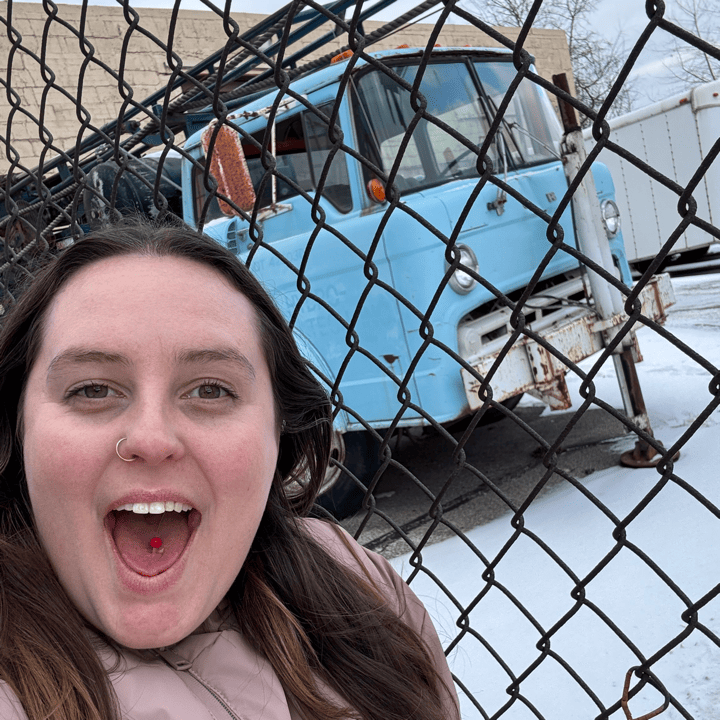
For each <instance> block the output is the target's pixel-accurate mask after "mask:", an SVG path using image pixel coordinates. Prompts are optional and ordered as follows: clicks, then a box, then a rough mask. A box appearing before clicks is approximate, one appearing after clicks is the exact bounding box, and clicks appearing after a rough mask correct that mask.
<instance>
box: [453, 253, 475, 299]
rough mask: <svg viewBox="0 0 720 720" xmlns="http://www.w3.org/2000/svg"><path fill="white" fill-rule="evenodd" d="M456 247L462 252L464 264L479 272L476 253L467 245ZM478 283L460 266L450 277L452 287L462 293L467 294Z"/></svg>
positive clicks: (461, 258) (461, 256) (461, 257)
mask: <svg viewBox="0 0 720 720" xmlns="http://www.w3.org/2000/svg"><path fill="white" fill-rule="evenodd" d="M455 249H456V250H457V251H458V252H459V253H460V262H461V263H462V264H463V266H464V267H466V268H467V269H468V270H472V271H473V272H474V273H477V271H478V269H479V266H478V261H477V258H476V257H475V253H474V252H473V251H472V250H471V249H470V248H469V247H468V246H467V245H457V246H456V248H455ZM476 285H477V280H476V279H475V278H474V277H473V276H472V275H470V274H468V273H467V272H465V270H463V269H462V268H458V269H457V270H456V271H455V272H454V273H453V274H452V276H451V277H450V287H451V288H452V289H453V290H454V291H455V292H456V293H459V294H460V295H467V293H469V292H470V291H471V290H472V289H473V288H474V287H475V286H476Z"/></svg>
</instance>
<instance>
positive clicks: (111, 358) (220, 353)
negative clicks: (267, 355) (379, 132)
mask: <svg viewBox="0 0 720 720" xmlns="http://www.w3.org/2000/svg"><path fill="white" fill-rule="evenodd" d="M175 357H176V361H177V362H178V363H179V364H181V365H193V364H208V363H213V362H231V363H234V364H236V365H240V366H241V367H242V369H243V370H244V371H245V372H246V373H247V374H248V376H249V377H250V379H252V380H254V379H255V368H254V367H253V365H252V363H251V362H250V361H249V360H248V359H247V358H246V357H245V355H243V354H242V353H240V352H238V351H237V350H235V349H234V348H231V347H221V348H202V349H187V350H181V351H180V352H178V353H177V354H176V356H175ZM90 363H102V364H109V365H123V366H126V367H127V366H129V365H132V362H131V361H130V359H129V358H128V357H126V356H125V355H121V354H120V353H110V352H105V351H103V350H88V349H87V348H69V349H68V350H65V351H64V352H61V353H60V354H59V355H56V356H55V357H54V358H53V359H52V361H51V362H50V365H49V366H48V371H47V376H48V377H50V375H51V374H52V373H54V372H56V371H57V370H58V369H59V368H62V367H63V366H65V365H77V364H80V365H82V364H90Z"/></svg>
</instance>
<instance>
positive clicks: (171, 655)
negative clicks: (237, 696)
mask: <svg viewBox="0 0 720 720" xmlns="http://www.w3.org/2000/svg"><path fill="white" fill-rule="evenodd" d="M155 652H157V654H158V655H159V656H160V657H161V658H162V659H163V660H164V661H165V662H166V663H167V664H168V665H169V666H170V667H171V668H172V669H173V670H175V671H176V672H178V673H179V674H180V679H181V680H182V681H183V682H184V683H185V685H186V686H187V687H188V689H189V690H190V691H191V692H193V694H194V695H196V696H197V697H198V698H199V699H202V698H201V697H200V695H199V694H198V693H197V692H195V689H196V688H197V687H198V686H199V687H200V688H202V689H203V690H204V691H205V693H202V695H203V696H204V699H205V701H206V705H208V706H209V707H208V709H209V710H210V712H211V713H212V712H213V710H217V708H220V709H221V710H223V711H224V712H225V713H226V714H227V715H228V716H229V717H230V718H232V720H241V718H240V717H239V716H238V715H236V714H235V713H234V712H233V711H232V709H231V708H230V707H229V706H228V704H227V703H226V702H225V701H224V700H223V699H222V698H221V697H220V696H219V695H218V694H217V693H216V692H215V691H214V690H213V689H212V688H211V687H210V686H209V685H208V684H207V683H206V682H205V681H204V680H203V679H202V678H201V677H200V675H198V674H197V673H196V672H195V671H194V670H193V669H192V663H191V662H190V661H189V660H185V658H183V657H180V655H178V654H177V653H176V652H173V651H172V650H156V651H155ZM188 681H190V682H188Z"/></svg>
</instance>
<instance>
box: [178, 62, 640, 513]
mask: <svg viewBox="0 0 720 720" xmlns="http://www.w3.org/2000/svg"><path fill="white" fill-rule="evenodd" d="M370 58H371V60H370V61H365V60H359V61H358V62H357V63H356V64H354V65H352V66H349V64H348V63H349V62H350V61H349V60H347V59H343V58H339V59H338V62H334V63H332V64H331V65H329V66H328V67H326V68H323V69H321V70H319V71H316V72H314V73H312V74H310V75H307V76H305V77H302V78H300V79H298V80H296V81H295V82H294V83H292V84H291V85H290V87H289V89H288V91H287V93H286V94H285V95H284V96H279V95H278V93H277V91H274V92H272V93H269V94H266V95H264V96H261V97H258V98H256V99H253V100H252V101H249V102H247V103H246V104H243V106H242V107H240V108H237V109H235V110H233V111H232V112H231V113H230V114H229V115H228V116H227V118H226V120H225V122H226V123H227V124H229V126H230V128H232V131H233V132H234V133H236V135H237V145H238V149H239V158H238V162H242V163H244V164H246V166H247V172H248V174H249V178H250V181H251V182H252V185H253V190H254V193H255V196H256V197H257V202H255V203H254V205H252V209H251V210H249V212H248V213H240V212H237V210H236V209H235V210H234V209H233V208H232V207H231V204H232V203H230V204H229V203H228V202H225V201H223V200H222V199H221V200H218V197H217V193H219V194H220V195H222V189H223V187H224V186H223V185H222V183H221V186H220V189H219V190H217V192H216V188H217V187H218V186H217V182H216V179H215V178H213V177H212V173H211V172H209V169H208V168H207V166H206V157H205V154H206V143H207V138H208V134H209V133H210V131H211V124H212V122H211V120H210V117H211V116H209V115H208V116H205V117H203V116H202V115H201V116H199V117H197V118H196V119H195V123H196V126H197V127H198V129H197V131H196V132H195V133H194V134H192V135H191V136H190V137H189V138H188V140H187V142H186V144H185V153H186V154H187V156H188V157H186V158H185V159H184V160H183V163H182V188H183V192H182V202H183V215H184V218H185V220H186V221H187V222H188V223H189V224H191V225H194V226H196V227H198V228H202V229H203V231H204V232H205V233H207V234H209V235H210V236H212V237H213V238H215V239H216V240H217V241H218V242H219V243H221V244H222V245H224V246H226V247H227V248H229V249H230V250H231V251H233V252H234V253H236V254H237V255H238V256H239V257H240V258H241V259H243V260H244V261H245V262H247V263H248V265H249V266H250V268H251V269H252V271H253V272H254V273H255V274H256V275H257V277H258V278H259V279H260V280H261V281H262V283H263V284H264V286H265V287H266V289H267V290H268V291H269V292H270V294H271V295H272V296H273V297H274V299H275V301H276V302H277V304H278V305H279V307H280V308H281V310H282V311H283V313H284V314H285V316H286V317H287V319H288V320H289V321H290V322H291V324H292V326H293V328H294V331H295V333H296V337H297V338H298V341H299V343H300V345H301V349H302V350H303V352H304V353H305V354H306V356H307V357H308V359H309V360H310V361H311V362H312V363H313V364H314V365H315V367H316V368H317V370H318V373H319V375H320V376H321V377H322V378H323V380H324V381H325V383H326V384H327V386H328V391H329V392H330V393H331V395H332V397H333V398H334V399H336V400H338V401H339V403H338V406H339V411H338V413H337V416H336V419H335V429H336V436H337V445H338V448H339V450H338V459H340V460H342V458H346V459H348V463H350V461H351V460H352V461H353V462H354V463H355V465H356V466H363V467H364V470H363V471H362V472H361V471H358V473H357V476H358V478H359V479H361V480H364V481H367V480H368V479H369V478H371V477H372V472H370V473H369V474H368V470H372V468H373V467H376V463H375V464H374V463H373V462H369V461H368V459H367V457H366V456H367V453H368V452H369V450H368V447H369V446H368V444H367V443H368V432H367V431H368V429H369V428H373V429H376V430H378V431H380V432H382V431H384V430H386V429H387V428H390V427H392V428H393V429H394V428H396V427H408V426H420V425H425V424H428V423H429V422H430V419H432V420H433V421H434V422H435V423H439V424H446V425H451V424H453V423H457V422H458V421H460V420H462V419H463V418H467V417H469V416H471V415H472V414H473V413H474V412H475V411H476V410H477V409H478V408H479V407H480V406H481V405H482V402H481V400H480V399H479V396H478V388H479V386H480V381H479V379H478V378H479V377H480V376H483V375H484V374H485V373H486V372H487V371H488V370H489V369H490V368H491V367H492V365H493V362H494V360H495V359H496V358H497V356H498V354H499V353H500V352H501V351H503V348H504V346H505V345H506V344H507V343H508V341H510V342H511V343H512V342H513V338H512V337H511V336H512V334H513V332H514V329H515V324H516V320H514V319H513V308H514V305H513V303H514V302H515V301H517V300H518V299H519V298H520V297H521V296H522V295H523V293H524V292H525V289H526V288H527V286H528V284H529V283H530V282H531V280H534V282H535V284H534V289H533V292H532V294H531V295H530V296H529V297H527V298H525V301H524V305H523V310H522V312H523V317H524V325H525V327H526V328H530V329H532V330H533V331H534V332H536V333H539V334H541V335H543V336H548V337H550V336H552V337H553V339H554V341H555V342H557V343H559V344H560V346H559V349H560V351H561V352H566V351H567V352H569V353H570V354H569V356H571V357H573V359H574V361H577V360H579V359H581V357H585V356H587V355H589V354H592V353H593V352H595V351H597V350H598V349H600V348H601V347H602V338H601V337H600V335H599V333H597V332H596V331H594V330H592V329H591V320H593V318H594V315H593V307H592V305H593V303H592V298H591V293H590V289H589V285H588V283H587V282H586V278H585V275H584V271H583V268H582V267H581V266H580V264H579V262H578V260H577V259H576V257H574V256H573V255H572V254H571V253H569V252H566V251H564V250H562V249H557V250H553V248H552V243H551V241H550V240H549V239H548V233H547V229H548V218H549V217H551V216H552V215H553V213H554V212H555V210H556V209H557V207H558V203H559V202H560V201H561V199H562V198H563V196H564V194H565V193H566V191H567V180H566V177H565V174H564V171H563V164H562V162H561V158H560V143H561V140H562V131H561V128H560V125H559V123H558V121H557V117H556V114H555V111H554V109H553V107H552V105H551V103H550V101H549V98H548V97H547V95H546V94H545V93H544V91H543V90H542V89H541V88H539V87H538V86H537V85H536V84H534V83H532V82H530V81H529V80H527V79H523V80H522V81H521V82H520V84H519V85H518V86H517V88H516V89H515V91H514V93H513V94H512V97H511V99H510V100H509V104H507V107H506V108H505V109H504V113H503V118H502V120H501V121H500V124H499V127H498V131H497V132H496V133H495V134H494V139H493V140H492V142H486V141H487V136H488V131H489V129H490V127H491V125H492V123H493V121H494V120H495V118H496V115H497V113H498V109H499V108H501V106H502V105H503V104H504V103H505V102H506V95H507V93H508V89H509V88H510V86H511V85H512V83H513V82H514V80H515V78H516V71H515V69H514V67H513V64H512V55H511V53H510V52H508V51H504V50H497V49H492V50H491V49H481V48H479V49H469V48H445V49H436V50H435V51H434V52H433V53H432V55H431V57H430V60H429V62H428V63H427V65H424V64H423V62H422V60H423V57H422V51H421V50H414V49H410V48H407V49H398V50H394V51H382V52H378V53H372V54H371V56H370ZM374 59H378V60H381V61H382V65H381V64H376V63H374V62H373V61H372V60H374ZM269 118H270V120H269ZM209 123H210V124H209ZM203 138H204V139H205V144H204V142H203ZM484 144H485V145H486V146H487V147H486V148H485V152H484V153H481V149H483V145H484ZM240 149H241V152H240ZM491 174H492V175H494V176H495V177H496V178H499V179H500V180H501V181H502V186H501V187H499V186H498V185H497V184H493V183H492V182H489V181H488V177H489V176H490V175H491ZM593 174H594V180H595V186H596V188H597V194H598V200H599V202H600V204H601V208H610V206H609V205H608V203H612V200H613V195H614V189H613V185H612V180H611V178H610V176H609V174H608V172H607V170H606V169H605V168H604V166H601V165H596V166H595V167H594V168H593ZM603 212H605V211H604V210H603ZM607 215H608V217H609V218H612V217H614V215H613V210H612V208H610V209H609V211H608V213H607ZM248 218H249V219H248ZM560 224H561V227H562V229H563V232H564V243H565V245H566V246H567V247H569V248H575V247H576V241H575V232H574V225H573V218H572V211H571V207H570V206H569V205H568V209H567V210H566V211H565V213H564V214H563V215H562V217H561V223H560ZM604 232H605V233H606V235H607V239H608V240H609V243H610V248H611V252H612V259H613V263H614V266H615V267H614V271H615V273H616V275H617V277H618V278H619V279H620V280H622V282H624V283H625V284H627V285H628V286H629V285H630V284H631V277H630V270H629V267H628V264H627V261H626V258H625V251H624V247H623V242H622V236H621V233H620V230H619V226H618V224H617V223H615V224H613V223H605V225H604ZM539 268H540V269H541V270H539ZM538 273H539V275H537V274H538ZM570 330H572V332H570ZM578 330H579V331H580V332H581V334H582V333H585V335H584V336H583V338H582V339H581V340H578V337H577V332H578ZM586 336H587V337H586ZM529 342H530V341H529V339H528V338H527V337H523V336H522V335H521V336H520V339H519V340H518V342H517V346H516V347H514V348H513V349H514V352H511V353H509V354H507V357H506V359H505V360H504V362H503V366H504V367H503V368H502V370H501V371H500V372H498V373H496V374H495V376H494V378H493V382H492V390H493V398H494V399H495V400H497V401H503V402H506V403H512V402H513V401H514V400H516V399H519V397H520V395H521V394H522V393H524V392H529V393H531V394H533V395H535V396H537V397H539V398H541V399H543V400H544V401H546V402H547V403H548V404H550V405H551V406H552V407H555V408H559V407H567V406H569V399H568V396H567V388H566V387H565V385H564V375H565V373H566V372H567V367H564V366H563V367H560V366H559V365H558V362H557V361H556V362H555V367H554V369H551V370H550V371H545V372H541V371H539V370H538V369H537V368H536V367H535V366H534V363H535V361H536V359H537V358H535V356H534V355H533V349H532V348H529V347H528V343H529ZM563 343H564V344H563ZM578 343H579V346H580V347H581V349H578ZM571 350H575V352H570V351H571ZM504 352H505V353H507V349H505V351H504ZM535 364H537V363H535ZM550 365H552V362H551V363H550ZM560 365H561V364H560ZM340 398H341V400H340ZM360 460H363V462H360ZM340 475H341V476H342V473H340ZM343 477H345V476H343ZM333 483H334V487H335V489H336V495H337V503H336V507H335V509H336V510H337V509H338V507H339V504H342V503H345V500H347V499H348V498H349V496H350V495H352V494H353V493H352V492H351V491H352V490H353V489H354V488H356V487H357V486H356V485H355V483H354V481H352V479H350V480H348V479H347V477H345V480H344V481H342V477H341V478H340V479H338V477H335V478H334V480H333ZM331 485H332V484H331ZM330 488H331V486H328V489H330ZM360 496H361V497H362V494H361V495H360ZM354 497H355V500H354V501H351V502H350V503H349V506H352V504H353V502H355V503H356V502H357V492H355V494H354ZM346 510H347V508H345V511H343V510H342V509H339V510H338V512H339V514H347V512H346Z"/></svg>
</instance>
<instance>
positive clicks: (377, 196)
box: [367, 178, 385, 203]
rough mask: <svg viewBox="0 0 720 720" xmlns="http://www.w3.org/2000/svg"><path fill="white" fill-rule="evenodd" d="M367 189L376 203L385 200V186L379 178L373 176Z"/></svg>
mask: <svg viewBox="0 0 720 720" xmlns="http://www.w3.org/2000/svg"><path fill="white" fill-rule="evenodd" d="M367 191H368V195H369V196H370V199H371V200H372V201H374V202H376V203H382V202H385V186H384V185H383V184H382V183H381V182H380V181H379V180H378V179H377V178H373V179H372V180H370V181H369V182H368V184H367Z"/></svg>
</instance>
